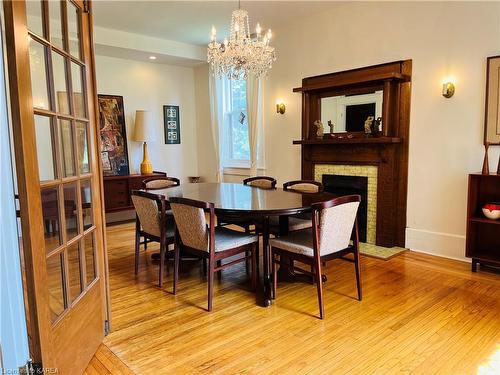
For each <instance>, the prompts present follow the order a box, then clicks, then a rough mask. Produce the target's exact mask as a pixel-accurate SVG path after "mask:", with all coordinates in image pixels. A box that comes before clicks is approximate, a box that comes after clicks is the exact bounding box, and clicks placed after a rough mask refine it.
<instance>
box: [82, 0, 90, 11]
mask: <svg viewBox="0 0 500 375" xmlns="http://www.w3.org/2000/svg"><path fill="white" fill-rule="evenodd" d="M88 12H89V1H88V0H83V13H88Z"/></svg>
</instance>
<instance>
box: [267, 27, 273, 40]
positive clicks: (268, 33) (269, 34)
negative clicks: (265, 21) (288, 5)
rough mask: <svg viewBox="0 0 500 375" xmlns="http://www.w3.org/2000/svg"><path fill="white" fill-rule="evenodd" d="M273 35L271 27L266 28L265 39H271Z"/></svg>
mask: <svg viewBox="0 0 500 375" xmlns="http://www.w3.org/2000/svg"><path fill="white" fill-rule="evenodd" d="M272 36H273V33H272V32H271V29H269V30H267V40H268V41H269V40H271V37H272Z"/></svg>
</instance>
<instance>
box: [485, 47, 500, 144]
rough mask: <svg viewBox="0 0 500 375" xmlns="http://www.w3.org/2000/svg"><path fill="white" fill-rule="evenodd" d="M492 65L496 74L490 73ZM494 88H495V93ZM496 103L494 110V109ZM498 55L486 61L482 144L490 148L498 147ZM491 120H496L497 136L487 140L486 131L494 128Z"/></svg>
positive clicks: (499, 100) (499, 87)
mask: <svg viewBox="0 0 500 375" xmlns="http://www.w3.org/2000/svg"><path fill="white" fill-rule="evenodd" d="M492 64H495V67H496V68H497V71H496V73H495V72H492V69H491V67H492ZM495 87H496V88H497V90H496V92H495V91H494V90H495ZM495 99H496V100H495ZM495 102H496V108H494V107H495ZM499 104H500V55H497V56H490V57H488V58H487V60H486V99H485V112H484V144H486V143H489V145H490V146H492V145H496V146H499V145H500V133H499V132H498V131H500V117H499V116H500V105H499ZM492 118H496V119H497V121H496V122H497V134H495V135H494V136H495V138H494V139H489V136H490V135H489V134H488V130H489V129H490V127H494V125H495V124H494V123H492Z"/></svg>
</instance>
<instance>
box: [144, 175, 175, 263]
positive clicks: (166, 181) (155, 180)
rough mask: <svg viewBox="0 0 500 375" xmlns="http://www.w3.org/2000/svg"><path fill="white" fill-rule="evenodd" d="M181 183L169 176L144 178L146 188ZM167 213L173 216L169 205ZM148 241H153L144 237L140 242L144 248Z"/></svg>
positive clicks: (164, 187) (163, 187)
mask: <svg viewBox="0 0 500 375" xmlns="http://www.w3.org/2000/svg"><path fill="white" fill-rule="evenodd" d="M180 184H181V181H180V180H179V179H178V178H175V177H167V176H160V177H150V178H146V179H144V180H142V188H143V189H144V190H161V189H167V188H170V187H174V186H179V185H180ZM166 213H167V216H172V212H171V211H170V210H169V208H168V205H167V211H166ZM148 242H151V241H149V240H148V239H147V238H144V241H141V242H140V244H144V250H147V249H148ZM154 255H156V254H153V257H154Z"/></svg>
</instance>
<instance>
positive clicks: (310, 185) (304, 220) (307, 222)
mask: <svg viewBox="0 0 500 375" xmlns="http://www.w3.org/2000/svg"><path fill="white" fill-rule="evenodd" d="M283 190H285V191H291V192H299V193H304V194H309V193H310V194H313V193H321V192H323V184H322V183H321V182H317V181H312V180H294V181H288V182H285V183H284V184H283ZM311 217H312V216H311V214H309V213H304V214H297V215H292V216H289V217H288V228H287V229H288V230H287V231H288V232H293V231H297V230H302V229H307V228H311V227H312V221H311ZM269 230H270V232H271V233H272V234H274V235H275V236H279V235H280V234H281V231H282V230H281V227H280V222H279V217H277V216H273V217H271V218H270V219H269Z"/></svg>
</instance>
